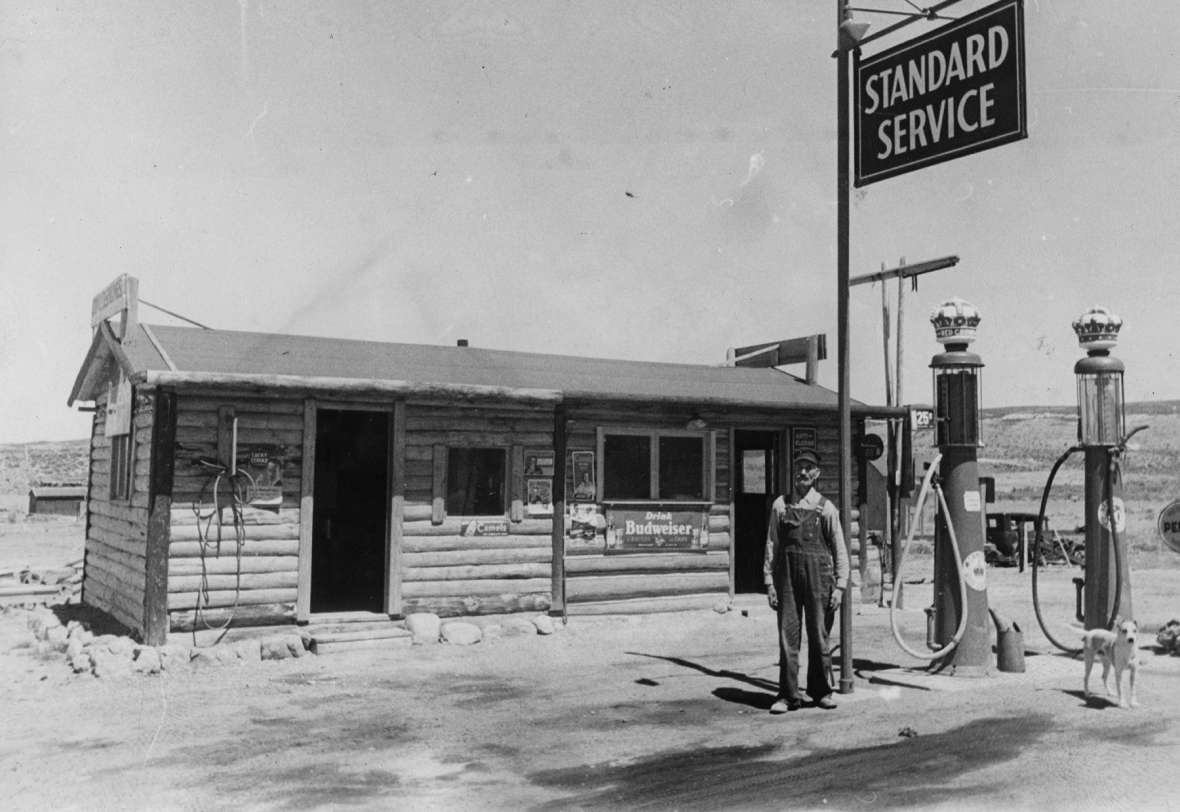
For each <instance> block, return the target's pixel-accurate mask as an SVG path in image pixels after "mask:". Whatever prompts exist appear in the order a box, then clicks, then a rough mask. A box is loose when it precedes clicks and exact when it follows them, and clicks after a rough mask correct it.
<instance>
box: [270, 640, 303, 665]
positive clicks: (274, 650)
mask: <svg viewBox="0 0 1180 812" xmlns="http://www.w3.org/2000/svg"><path fill="white" fill-rule="evenodd" d="M290 637H291V636H290V635H286V634H272V635H269V636H267V637H264V638H262V640H261V641H260V642H259V653H260V655H261V657H262V659H264V660H285V659H287V658H288V657H293V656H294V652H292V651H291V649H290V648H289V647H288V645H287V643H288V641H289V639H290ZM302 645H303V644H302V642H300V647H302Z"/></svg>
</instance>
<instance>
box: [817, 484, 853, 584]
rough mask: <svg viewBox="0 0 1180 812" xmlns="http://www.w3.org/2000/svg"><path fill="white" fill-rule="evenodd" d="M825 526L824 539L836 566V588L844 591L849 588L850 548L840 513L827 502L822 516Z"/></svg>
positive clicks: (829, 501)
mask: <svg viewBox="0 0 1180 812" xmlns="http://www.w3.org/2000/svg"><path fill="white" fill-rule="evenodd" d="M821 518H822V519H823V525H824V539H826V540H827V542H828V548H829V549H830V550H831V552H832V561H834V562H835V564H836V586H837V588H839V589H844V588H846V587H847V586H848V573H849V569H850V567H849V565H848V548H847V547H846V546H845V545H844V529H843V527H842V526H841V525H840V511H839V510H838V509H837V508H836V506H835V505H833V504H832V502H831V500H827V502H825V504H824V509H823V513H822V514H821Z"/></svg>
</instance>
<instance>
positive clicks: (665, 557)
mask: <svg viewBox="0 0 1180 812" xmlns="http://www.w3.org/2000/svg"><path fill="white" fill-rule="evenodd" d="M565 568H566V572H568V573H569V574H570V576H574V575H584V574H589V573H623V572H650V573H661V572H693V571H701V570H725V571H726V573H727V574H728V571H729V553H728V552H727V551H726V552H720V553H708V554H705V555H701V554H700V553H696V554H693V553H684V554H682V555H679V554H676V553H652V554H650V555H643V554H636V555H571V556H567V557H566V560H565Z"/></svg>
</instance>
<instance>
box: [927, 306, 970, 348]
mask: <svg viewBox="0 0 1180 812" xmlns="http://www.w3.org/2000/svg"><path fill="white" fill-rule="evenodd" d="M980 318H981V317H980V315H979V311H978V310H977V309H976V308H975V305H973V304H971V303H970V302H968V301H966V300H964V299H960V298H958V297H954V298H951V299H947V300H946V301H945V302H943V303H942V304H940V305H939V306H938V307H936V308H934V310H933V311H932V312H931V313H930V323H931V324H933V325H934V337H935V338H936V339H937V340H938V341H939V343H941V344H944V345H948V346H949V345H951V344H957V345H962V347H963V348H966V346H967V345H968V344H970V343H971V342H973V341H974V340H975V336H976V332H977V329H978V327H979V322H980Z"/></svg>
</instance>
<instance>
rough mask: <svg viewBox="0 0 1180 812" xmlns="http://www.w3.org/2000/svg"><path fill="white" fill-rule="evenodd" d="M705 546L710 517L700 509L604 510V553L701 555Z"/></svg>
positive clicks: (706, 544) (707, 542)
mask: <svg viewBox="0 0 1180 812" xmlns="http://www.w3.org/2000/svg"><path fill="white" fill-rule="evenodd" d="M708 544H709V515H708V512H707V511H705V510H703V509H699V508H698V509H692V510H664V509H661V508H655V509H652V508H644V509H631V508H614V507H612V508H608V509H607V517H606V552H607V553H654V552H669V553H690V552H692V553H703V552H705V550H706V548H707V547H708Z"/></svg>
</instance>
